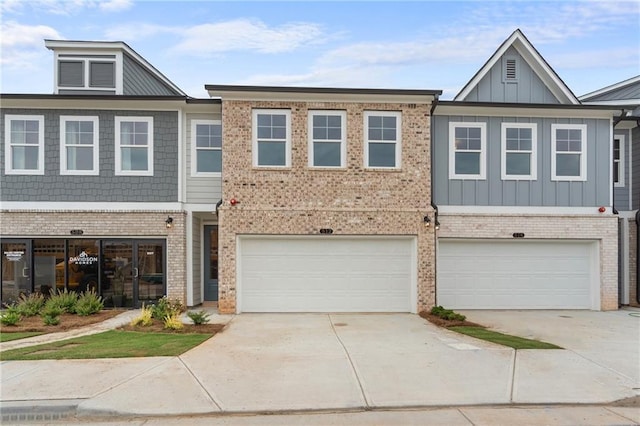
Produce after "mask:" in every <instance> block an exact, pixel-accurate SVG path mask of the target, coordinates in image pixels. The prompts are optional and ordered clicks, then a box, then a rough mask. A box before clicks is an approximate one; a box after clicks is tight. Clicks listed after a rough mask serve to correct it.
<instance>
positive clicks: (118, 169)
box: [114, 116, 154, 176]
mask: <svg viewBox="0 0 640 426" xmlns="http://www.w3.org/2000/svg"><path fill="white" fill-rule="evenodd" d="M114 120H115V159H116V164H115V175H116V176H153V136H154V128H153V117H138V116H116V117H115V119H114ZM123 122H133V123H147V145H144V146H146V149H147V167H148V168H147V170H122V151H121V149H122V146H121V131H122V128H121V126H122V123H123ZM127 146H129V147H133V148H141V147H143V145H127Z"/></svg>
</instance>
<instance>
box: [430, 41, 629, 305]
mask: <svg viewBox="0 0 640 426" xmlns="http://www.w3.org/2000/svg"><path fill="white" fill-rule="evenodd" d="M612 117H613V111H612V110H608V109H607V108H606V107H594V106H590V107H589V106H584V105H581V103H580V102H579V101H578V99H576V97H575V96H574V95H573V93H572V92H571V91H570V90H569V89H568V88H567V87H566V85H565V84H564V83H563V82H562V80H561V79H560V78H559V77H558V76H557V75H556V73H555V72H554V71H553V70H552V69H551V67H550V66H549V65H548V64H547V63H546V62H545V61H544V59H543V58H542V57H541V56H540V55H539V53H538V52H537V51H536V50H535V48H534V47H533V46H532V45H531V44H530V43H529V41H528V40H527V39H526V38H525V37H524V35H523V34H522V33H521V32H520V31H519V30H517V31H515V32H514V33H513V34H512V35H511V36H510V37H509V38H508V39H507V40H506V41H505V42H504V43H503V44H502V45H501V46H500V47H499V48H498V50H497V51H496V52H495V53H494V55H493V56H492V57H491V58H490V59H489V60H488V62H487V63H486V64H485V65H484V66H483V67H482V68H481V69H480V71H479V72H478V73H477V74H476V75H475V76H474V77H473V78H472V79H471V81H470V82H469V83H468V84H467V85H466V86H465V87H464V88H463V89H462V91H461V92H460V93H459V94H458V95H457V96H456V97H455V99H454V100H453V101H441V102H439V103H438V105H437V107H436V109H435V112H434V116H433V125H432V131H433V133H432V142H433V152H434V168H433V179H434V193H433V198H434V202H435V204H436V205H437V206H438V213H439V215H438V218H439V222H440V229H439V231H438V233H437V236H438V248H437V259H438V263H437V274H436V276H437V280H436V287H437V291H436V301H437V303H438V304H440V305H444V306H446V307H449V308H454V309H596V310H598V309H603V310H606V309H617V307H618V287H617V265H618V259H617V249H616V248H617V217H616V216H615V215H614V214H613V209H612V207H613V206H612V204H613V199H612V186H613V185H612V182H611V163H610V161H609V160H610V158H611V142H610V141H611V136H612V130H611V129H612Z"/></svg>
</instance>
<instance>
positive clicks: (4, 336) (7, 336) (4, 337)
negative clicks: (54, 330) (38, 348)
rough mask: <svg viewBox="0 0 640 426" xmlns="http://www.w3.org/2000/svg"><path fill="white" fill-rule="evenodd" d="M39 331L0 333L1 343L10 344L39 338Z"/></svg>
mask: <svg viewBox="0 0 640 426" xmlns="http://www.w3.org/2000/svg"><path fill="white" fill-rule="evenodd" d="M40 334H42V333H40V332H39V331H24V332H21V333H2V332H0V343H2V342H10V341H12V340H18V339H24V338H27V337H32V336H39V335H40Z"/></svg>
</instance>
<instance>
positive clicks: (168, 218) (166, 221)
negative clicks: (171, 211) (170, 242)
mask: <svg viewBox="0 0 640 426" xmlns="http://www.w3.org/2000/svg"><path fill="white" fill-rule="evenodd" d="M164 223H166V224H167V228H172V227H173V218H172V217H171V216H167V220H165V221H164Z"/></svg>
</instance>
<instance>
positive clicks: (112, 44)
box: [44, 40, 187, 96]
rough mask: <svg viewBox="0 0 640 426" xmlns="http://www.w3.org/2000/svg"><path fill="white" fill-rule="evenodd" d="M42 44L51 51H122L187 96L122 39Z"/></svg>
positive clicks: (45, 42) (53, 41)
mask: <svg viewBox="0 0 640 426" xmlns="http://www.w3.org/2000/svg"><path fill="white" fill-rule="evenodd" d="M44 45H45V46H46V47H47V49H50V50H53V51H60V50H85V51H86V50H89V51H90V50H93V49H95V50H101V51H104V50H116V51H122V52H124V53H126V54H127V55H129V56H130V57H131V58H132V59H134V60H135V61H136V62H138V63H139V64H140V65H141V66H143V67H144V68H145V69H146V70H147V71H149V72H150V73H151V74H153V75H154V76H155V77H157V78H158V79H159V80H160V81H162V82H163V83H164V84H166V85H167V86H169V87H170V88H171V89H172V90H174V91H175V92H176V93H177V94H178V95H181V96H187V94H186V93H184V92H183V91H182V90H181V89H180V88H179V87H178V86H176V85H175V84H174V83H173V82H172V81H171V80H169V79H168V78H167V77H165V76H164V74H162V73H161V72H160V71H158V70H157V69H156V68H155V67H154V66H153V65H151V63H149V61H147V60H146V59H145V58H143V57H142V56H141V55H140V54H138V52H136V51H135V50H133V49H132V48H131V47H129V45H128V44H127V43H125V42H123V41H81V40H45V41H44Z"/></svg>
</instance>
